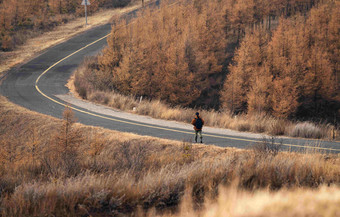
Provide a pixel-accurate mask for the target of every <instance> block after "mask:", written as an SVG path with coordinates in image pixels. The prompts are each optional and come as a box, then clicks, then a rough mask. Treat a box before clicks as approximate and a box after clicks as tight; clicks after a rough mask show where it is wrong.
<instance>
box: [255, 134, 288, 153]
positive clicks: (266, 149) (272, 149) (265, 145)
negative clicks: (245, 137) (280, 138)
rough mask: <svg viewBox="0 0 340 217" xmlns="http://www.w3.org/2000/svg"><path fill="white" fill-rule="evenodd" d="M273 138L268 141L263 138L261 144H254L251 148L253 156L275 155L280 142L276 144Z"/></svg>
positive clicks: (280, 145) (280, 144)
mask: <svg viewBox="0 0 340 217" xmlns="http://www.w3.org/2000/svg"><path fill="white" fill-rule="evenodd" d="M275 140H276V138H275V137H271V138H270V139H268V138H265V137H263V139H262V141H261V142H258V143H255V144H254V145H253V146H252V149H253V150H254V152H255V154H258V155H261V156H267V155H274V156H275V155H277V154H278V153H279V151H280V149H281V147H282V142H280V143H278V142H276V141H275Z"/></svg>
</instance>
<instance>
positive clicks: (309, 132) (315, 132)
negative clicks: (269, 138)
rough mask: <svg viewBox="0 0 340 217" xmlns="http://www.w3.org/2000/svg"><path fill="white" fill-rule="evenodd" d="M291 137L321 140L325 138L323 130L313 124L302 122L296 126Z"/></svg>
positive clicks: (290, 134) (291, 132)
mask: <svg viewBox="0 0 340 217" xmlns="http://www.w3.org/2000/svg"><path fill="white" fill-rule="evenodd" d="M289 136H293V137H303V138H314V139H320V138H323V137H325V135H324V134H323V132H322V130H321V129H320V128H319V127H318V126H316V125H315V124H313V123H310V122H302V123H298V124H296V125H295V127H294V128H293V129H292V130H291V131H290V133H289Z"/></svg>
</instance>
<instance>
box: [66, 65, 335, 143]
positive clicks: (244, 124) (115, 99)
mask: <svg viewBox="0 0 340 217" xmlns="http://www.w3.org/2000/svg"><path fill="white" fill-rule="evenodd" d="M84 70H86V67H84V65H82V66H81V67H80V68H79V69H78V70H77V71H76V73H75V75H74V76H72V77H71V79H70V80H69V82H68V87H69V88H70V91H71V92H72V93H73V94H74V95H75V96H77V97H80V96H82V97H80V98H85V99H87V100H89V101H92V102H95V103H99V104H103V105H107V106H110V107H112V108H116V109H120V110H122V111H126V112H133V113H137V114H140V115H147V116H151V117H154V118H159V119H164V120H175V121H181V122H186V123H190V122H191V120H192V118H193V116H194V114H195V113H196V110H194V109H190V108H183V107H180V106H177V107H170V106H168V105H167V104H165V103H163V102H161V101H160V100H151V101H150V100H142V101H140V99H136V98H135V97H134V96H125V95H122V94H119V93H116V92H114V91H112V92H105V91H98V90H93V88H90V85H89V84H87V83H86V82H85V81H84V80H83V79H82V78H81V77H82V76H83V71H84ZM79 95H80V96H79ZM200 114H201V116H202V117H203V118H204V120H205V125H206V126H212V127H220V128H228V129H233V130H238V131H248V132H254V133H266V134H269V135H274V136H280V135H285V136H292V137H302V138H315V139H320V138H325V139H335V140H339V139H340V130H339V129H335V128H334V127H333V126H330V125H325V124H318V125H316V124H312V123H309V122H302V123H298V122H293V121H289V120H284V119H277V118H275V117H273V116H269V115H266V114H249V115H245V114H242V115H237V116H233V115H231V114H230V113H228V112H219V111H214V110H212V111H207V110H203V111H200Z"/></svg>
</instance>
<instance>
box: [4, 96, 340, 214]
mask: <svg viewBox="0 0 340 217" xmlns="http://www.w3.org/2000/svg"><path fill="white" fill-rule="evenodd" d="M0 100H1V104H0V132H1V134H0V149H1V151H0V154H1V158H0V159H1V162H0V176H1V177H0V195H1V198H0V212H1V215H2V216H37V215H38V216H41V215H56V216H79V215H98V214H101V215H107V216H116V215H119V214H125V215H126V214H128V215H132V216H133V215H136V213H137V212H140V213H141V212H149V213H152V212H160V213H163V214H164V212H168V211H172V212H177V211H180V207H181V206H180V204H181V201H185V200H186V199H185V200H184V199H183V195H186V196H185V197H184V198H188V197H189V198H190V201H192V206H193V207H194V210H195V212H196V211H198V210H197V208H199V207H203V206H204V204H205V203H206V204H207V205H208V202H209V201H215V199H217V198H218V197H219V196H218V195H221V196H220V197H224V196H223V195H224V194H220V193H219V192H220V191H219V190H218V189H219V186H225V187H226V188H228V186H230V185H231V184H232V183H233V185H232V186H233V189H239V190H240V191H246V192H256V191H257V190H258V189H268V190H269V191H272V190H280V189H282V188H284V189H287V190H286V191H288V192H289V194H291V195H294V194H295V192H297V194H298V193H299V192H300V191H299V190H294V189H295V188H300V187H304V188H313V189H314V188H318V187H319V186H323V185H326V186H327V185H332V186H333V185H335V186H339V184H340V167H339V166H340V158H339V156H337V155H324V154H321V153H305V154H298V153H283V152H282V153H281V152H279V153H276V152H271V151H261V150H264V149H258V148H257V149H256V148H254V149H251V150H237V149H233V148H218V147H213V146H201V145H192V144H190V143H186V142H174V141H169V140H162V139H155V138H151V137H142V136H137V135H133V134H129V133H120V132H116V131H110V130H106V129H102V128H98V127H88V126H83V125H81V124H77V123H73V122H74V118H73V113H72V111H69V110H65V112H64V120H58V119H55V118H52V117H49V116H45V115H41V114H37V113H35V112H30V111H28V110H26V109H23V108H20V107H18V106H16V105H13V104H12V103H10V102H8V101H7V100H6V99H5V98H4V97H0ZM235 183H236V184H235ZM331 190H332V191H335V192H338V191H339V189H338V188H336V187H333V188H332V189H331ZM321 191H324V190H321ZM325 191H326V192H328V191H329V190H325ZM186 192H189V193H186ZM222 192H223V191H222ZM307 192H311V193H310V194H312V195H313V196H315V195H317V193H318V191H315V192H314V191H307ZM270 194H275V193H274V192H273V193H270ZM242 195H243V194H242ZM244 195H245V196H244V197H246V198H248V197H249V198H252V197H253V196H252V194H250V193H245V194H244ZM260 195H261V194H260ZM322 201H323V200H322ZM322 201H321V202H320V203H319V202H318V203H317V204H324V203H323V202H322ZM329 206H332V207H333V202H331V203H330V204H329ZM152 210H154V211H152Z"/></svg>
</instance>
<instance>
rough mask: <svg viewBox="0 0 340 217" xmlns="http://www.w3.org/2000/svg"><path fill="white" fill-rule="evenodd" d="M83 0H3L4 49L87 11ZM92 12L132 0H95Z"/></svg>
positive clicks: (0, 43) (0, 28)
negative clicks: (82, 3)
mask: <svg viewBox="0 0 340 217" xmlns="http://www.w3.org/2000/svg"><path fill="white" fill-rule="evenodd" d="M81 2H82V1H81V0H0V50H3V51H8V50H12V49H13V48H14V47H15V46H16V45H18V44H22V43H23V42H24V41H25V40H26V39H27V37H30V36H31V35H34V34H36V33H37V32H41V31H46V30H50V29H52V28H53V27H55V26H56V25H59V24H61V23H65V22H67V21H68V20H70V19H72V18H73V17H76V16H83V15H84V8H83V6H82V5H81ZM90 2H91V6H90V7H88V12H89V13H90V14H91V13H93V12H94V11H97V10H98V8H99V7H105V8H109V7H121V6H125V5H127V4H128V3H129V2H131V0H93V1H90Z"/></svg>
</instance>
